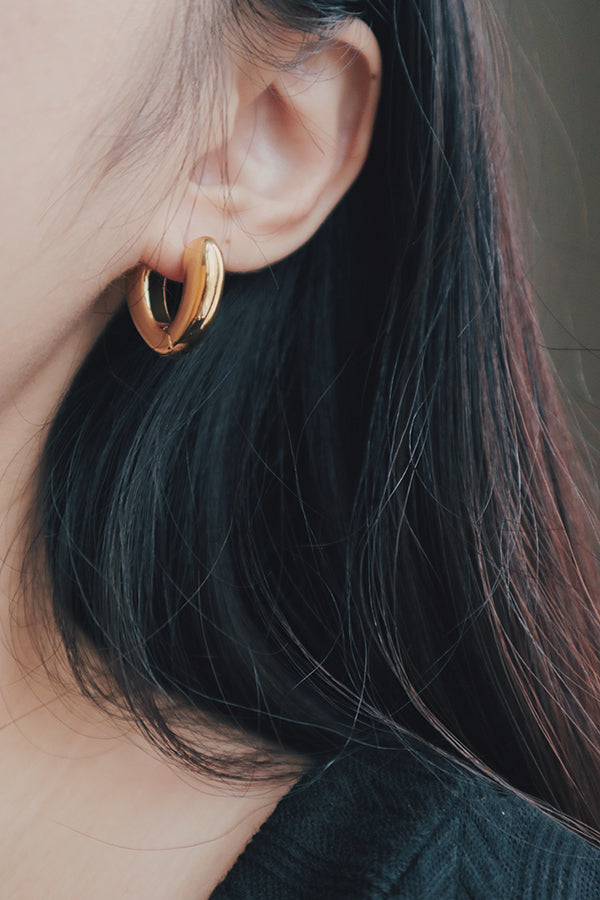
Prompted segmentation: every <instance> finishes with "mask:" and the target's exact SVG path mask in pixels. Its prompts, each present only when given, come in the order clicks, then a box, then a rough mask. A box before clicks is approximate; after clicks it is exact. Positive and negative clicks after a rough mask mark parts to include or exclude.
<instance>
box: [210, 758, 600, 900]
mask: <svg viewBox="0 0 600 900" xmlns="http://www.w3.org/2000/svg"><path fill="white" fill-rule="evenodd" d="M459 897H460V898H481V900H494V898H502V900H508V898H519V900H521V898H530V900H545V898H553V900H554V898H564V900H587V898H590V900H592V898H594V900H598V898H600V849H599V848H597V847H595V846H593V845H592V844H590V843H588V842H587V841H585V840H584V839H583V838H581V837H579V836H577V835H576V834H574V833H573V832H571V831H569V830H567V829H566V828H565V827H564V826H562V825H561V824H559V823H558V822H556V821H554V820H553V819H551V818H550V817H549V816H547V815H546V814H545V813H543V812H541V811H540V810H538V809H536V808H535V807H533V806H531V805H530V804H529V803H528V802H527V801H525V800H523V799H522V798H520V797H519V796H517V795H516V794H513V793H511V792H509V791H507V790H504V789H502V788H499V787H498V786H496V785H494V784H493V783H491V782H489V781H488V780H487V779H484V778H482V777H479V776H476V775H473V774H471V773H468V772H465V771H464V770H463V769H462V768H461V767H459V766H458V765H455V764H453V763H451V762H449V761H447V760H446V759H444V758H443V757H442V756H438V755H437V754H433V753H431V752H429V751H427V752H422V751H419V752H417V751H415V750H414V749H411V748H406V749H397V750H389V751H388V750H377V751H368V752H365V751H361V752H359V753H356V754H354V755H350V756H348V757H345V758H342V759H340V760H338V761H336V762H334V763H333V764H331V765H330V766H329V767H328V768H327V769H326V770H325V771H322V772H319V773H318V774H315V773H310V774H308V775H306V776H305V777H304V778H303V779H302V780H301V781H300V782H299V783H298V784H297V785H296V786H295V788H294V789H293V790H292V791H291V792H290V793H289V794H287V795H286V797H284V798H283V800H281V801H280V803H279V805H278V806H277V808H276V810H275V811H274V813H273V814H272V815H271V816H270V818H269V819H268V820H267V821H266V822H265V823H264V825H263V826H262V828H261V829H260V830H259V831H258V832H257V834H256V835H255V836H254V838H253V839H252V841H251V842H250V843H249V844H248V846H247V847H246V849H245V850H244V852H243V853H242V855H241V856H240V857H239V858H238V860H237V862H236V863H235V865H234V866H233V868H232V869H231V870H230V872H229V873H228V875H227V876H226V877H225V879H224V881H223V882H221V884H220V885H219V886H218V887H217V888H216V889H215V890H214V891H213V893H212V895H211V900H254V898H256V900H316V898H319V900H338V898H339V900H359V898H360V900H383V898H386V900H395V898H431V900H447V898H459Z"/></svg>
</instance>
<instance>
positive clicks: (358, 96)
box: [155, 19, 381, 277]
mask: <svg viewBox="0 0 600 900" xmlns="http://www.w3.org/2000/svg"><path fill="white" fill-rule="evenodd" d="M380 80H381V60H380V54H379V48H378V46H377V42H376V40H375V38H374V36H373V34H372V32H371V31H370V29H369V28H368V27H367V26H366V25H365V24H364V23H363V22H361V21H359V20H356V19H353V20H350V21H349V23H348V25H346V26H345V27H344V28H343V29H342V30H341V31H340V32H339V33H338V34H337V35H336V37H335V39H333V40H331V41H330V42H328V43H327V45H325V46H323V47H321V48H320V49H319V50H318V51H317V52H315V53H314V54H311V55H305V56H304V57H303V58H302V59H301V60H299V61H298V63H297V64H296V65H295V66H286V67H283V68H282V69H281V70H270V71H269V72H265V70H264V69H262V70H261V69H260V68H259V67H258V66H256V67H254V68H253V69H252V70H249V69H248V66H246V68H243V67H242V66H240V67H239V68H238V69H237V71H236V78H235V79H234V81H237V83H236V85H235V92H236V96H235V97H231V98H229V102H232V103H234V104H235V107H234V114H233V115H231V119H230V125H229V133H228V134H227V135H226V138H225V140H224V141H223V143H222V145H220V146H215V147H213V148H212V149H211V150H210V151H209V152H208V153H207V154H204V155H203V156H202V157H201V158H200V159H199V160H198V162H197V164H196V166H195V169H194V176H193V178H191V179H190V181H189V183H188V184H187V186H186V188H185V194H184V197H183V200H181V201H180V202H179V203H178V205H177V209H176V213H175V215H174V216H173V217H172V219H171V221H170V223H169V226H168V229H167V231H168V233H164V232H163V235H162V243H161V244H160V251H159V254H158V255H159V259H158V260H156V263H155V267H156V268H158V269H159V271H161V272H162V273H163V274H165V275H166V276H167V277H176V275H175V273H176V271H177V269H178V266H179V265H180V263H178V261H177V254H178V253H179V254H180V255H181V254H182V253H183V248H184V247H185V246H186V244H188V243H189V242H190V241H191V240H193V239H194V237H197V236H198V235H200V234H210V235H211V237H213V238H214V239H215V240H216V241H217V243H218V244H219V245H220V246H221V248H222V250H223V254H224V256H225V265H226V267H227V269H228V270H229V271H238V272H244V271H251V270H255V269H259V268H263V267H264V266H267V265H270V264H271V263H273V262H276V261H277V260H279V259H281V258H283V257H285V256H287V255H289V254H290V253H292V252H293V251H294V250H296V249H297V248H298V247H300V246H301V245H302V244H303V243H305V242H306V241H307V240H308V239H309V238H310V237H311V236H312V234H314V232H315V231H316V230H317V229H318V228H319V226H320V225H321V223H322V222H323V221H324V219H325V218H326V217H327V215H328V214H329V213H330V212H331V210H332V209H333V208H334V206H335V205H336V204H337V203H338V201H339V200H340V199H341V197H342V196H343V194H344V193H345V192H346V191H347V190H348V188H349V187H350V185H351V184H352V182H353V181H354V180H355V178H356V176H357V175H358V173H359V171H360V169H361V168H362V165H363V163H364V161H365V158H366V156H367V153H368V149H369V144H370V140H371V135H372V129H373V123H374V120H375V114H376V109H377V101H378V97H379V86H380Z"/></svg>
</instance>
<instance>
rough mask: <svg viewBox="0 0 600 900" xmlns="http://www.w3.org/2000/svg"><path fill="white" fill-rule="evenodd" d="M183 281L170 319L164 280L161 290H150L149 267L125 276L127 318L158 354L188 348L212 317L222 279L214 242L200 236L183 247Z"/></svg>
mask: <svg viewBox="0 0 600 900" xmlns="http://www.w3.org/2000/svg"><path fill="white" fill-rule="evenodd" d="M183 268H184V273H185V274H184V282H183V293H182V297H181V301H180V303H179V309H178V310H177V313H176V314H175V318H174V319H171V316H170V314H169V310H168V309H167V301H166V296H165V283H166V279H164V280H163V286H162V290H160V291H155V290H151V289H150V283H149V282H150V275H151V273H152V270H151V269H149V268H148V267H147V266H144V265H140V266H137V267H136V268H135V269H133V271H132V272H131V273H130V275H129V277H128V279H127V304H128V306H129V312H130V314H131V318H132V320H133V323H134V325H135V327H136V328H137V330H138V331H139V333H140V335H141V336H142V338H143V339H144V340H145V341H146V343H147V344H148V346H149V347H151V349H152V350H154V351H155V352H156V353H159V354H160V355H161V356H169V355H171V354H174V353H180V352H182V351H185V350H188V349H190V347H192V346H193V345H194V344H195V343H197V342H198V340H199V339H200V337H201V335H202V331H203V330H204V328H206V326H207V325H208V323H209V322H210V320H211V319H212V318H213V316H214V314H215V312H216V310H217V306H218V305H219V300H220V299H221V294H222V292H223V281H224V278H225V264H224V261H223V255H222V253H221V250H220V249H219V246H218V244H216V243H215V241H213V240H212V238H208V237H201V238H197V239H196V240H195V241H192V242H191V244H188V246H187V247H186V248H185V252H184V255H183Z"/></svg>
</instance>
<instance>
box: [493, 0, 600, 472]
mask: <svg viewBox="0 0 600 900" xmlns="http://www.w3.org/2000/svg"><path fill="white" fill-rule="evenodd" d="M501 2H502V4H503V10H502V11H503V15H504V18H505V19H506V21H507V23H508V38H509V44H510V50H511V57H512V59H513V63H514V84H515V99H516V104H517V108H518V121H519V130H520V136H521V138H522V141H523V147H524V154H525V171H526V181H527V185H526V189H527V190H528V192H529V196H530V200H531V202H532V206H533V216H534V223H535V237H534V260H533V269H532V280H533V283H534V285H535V288H536V290H537V293H538V298H539V309H540V318H541V321H542V327H543V329H544V337H545V340H546V341H547V343H548V345H549V346H550V347H552V348H553V349H552V355H553V358H554V361H555V363H556V366H557V368H558V371H559V374H560V376H561V379H562V381H563V382H564V384H565V386H566V388H567V391H568V396H569V398H570V400H571V401H572V403H573V405H574V408H575V411H576V413H577V415H578V418H579V420H580V422H581V424H582V428H583V430H584V433H585V434H586V437H588V439H589V440H590V442H591V444H592V447H593V454H594V457H595V461H596V463H597V464H598V463H600V0H544V2H542V0H498V3H501ZM599 471H600V469H599Z"/></svg>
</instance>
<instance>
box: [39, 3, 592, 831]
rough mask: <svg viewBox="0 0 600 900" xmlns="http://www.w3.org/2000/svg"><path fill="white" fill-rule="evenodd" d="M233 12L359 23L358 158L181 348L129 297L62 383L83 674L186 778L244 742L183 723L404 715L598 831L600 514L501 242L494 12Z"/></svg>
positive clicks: (64, 600)
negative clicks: (149, 339)
mask: <svg viewBox="0 0 600 900" xmlns="http://www.w3.org/2000/svg"><path fill="white" fill-rule="evenodd" d="M231 11H233V12H234V13H235V15H234V16H233V17H232V21H233V22H234V24H235V25H236V27H237V26H239V25H240V23H242V21H243V22H245V23H246V24H247V23H248V22H252V23H253V24H254V25H256V24H257V20H258V19H259V18H261V17H262V18H263V19H264V18H265V17H267V18H268V19H269V22H270V23H271V26H272V27H274V25H273V23H276V24H278V25H280V26H281V29H282V34H283V33H284V31H285V29H286V28H290V27H293V28H304V29H305V30H306V33H307V46H310V37H311V36H314V35H316V34H318V33H321V34H322V35H324V38H323V39H326V37H327V36H329V35H331V33H332V30H333V31H334V26H335V24H336V22H339V21H341V20H342V19H343V17H344V16H346V15H349V14H359V15H361V16H363V17H364V18H365V19H366V21H368V23H369V24H370V26H371V27H372V28H373V30H374V32H375V35H376V37H377V39H378V41H379V43H380V46H381V50H382V56H383V61H384V89H383V95H382V98H381V103H380V110H379V115H378V120H377V123H376V129H375V135H374V138H373V144H372V148H371V153H370V156H369V159H368V160H367V163H366V165H365V167H364V170H363V172H362V174H361V176H360V177H359V179H358V181H357V183H356V185H355V186H354V187H353V189H352V190H351V191H350V193H349V194H348V195H347V196H346V197H345V198H344V199H343V201H342V202H341V203H340V204H339V206H338V208H337V209H336V210H334V212H333V213H332V214H331V216H330V217H329V218H328V220H327V221H326V222H325V223H324V225H323V226H322V228H321V229H320V231H319V232H318V233H317V234H316V235H315V236H314V237H313V239H312V240H311V241H310V242H309V243H308V244H307V245H306V246H304V247H303V248H301V249H300V250H299V251H298V252H297V253H295V254H294V255H293V256H291V257H289V258H288V259H286V260H284V261H282V262H280V263H278V264H277V265H275V266H273V267H271V268H270V269H268V270H265V271H262V272H258V273H254V274H250V275H243V276H235V277H230V278H229V279H228V281H227V285H226V291H225V296H224V299H223V302H222V308H221V309H220V311H219V314H218V316H217V318H216V319H215V323H214V326H213V327H212V329H211V330H210V332H209V333H208V334H207V336H206V338H205V339H204V341H203V343H202V344H201V346H199V347H198V348H196V349H195V350H194V352H192V353H190V354H188V355H185V356H183V357H181V358H179V359H176V360H170V359H168V360H165V359H161V358H158V357H155V356H154V355H153V354H152V353H151V351H149V350H148V349H147V348H146V347H145V345H143V344H142V343H141V341H140V340H139V339H138V337H137V335H136V334H135V332H134V330H133V328H132V326H131V324H130V322H129V320H128V317H127V315H126V314H125V313H124V312H123V313H121V314H119V315H117V316H116V317H115V319H114V320H113V321H112V322H111V324H110V325H109V327H108V328H107V330H106V332H105V334H104V335H103V336H102V338H101V340H100V341H99V342H98V344H97V346H96V347H95V349H94V350H93V351H92V353H91V355H90V356H89V358H88V359H87V361H86V362H85V364H84V365H83V367H82V369H81V371H80V372H79V373H78V375H77V377H76V378H75V380H74V382H73V384H72V387H71V389H70V391H69V392H68V394H67V396H66V397H65V399H64V401H63V403H62V405H61V407H60V409H59V410H58V413H57V415H56V418H55V421H54V424H53V427H52V430H51V432H50V435H49V438H48V441H47V444H46V449H45V456H44V461H43V466H42V473H41V478H40V484H41V488H40V500H39V510H40V513H39V519H40V523H41V525H40V527H41V534H42V535H43V539H44V542H45V550H44V554H45V557H46V559H47V561H48V562H47V564H48V567H49V570H50V574H51V579H52V591H53V598H54V599H53V602H54V616H55V619H56V622H57V624H58V626H59V629H60V634H61V636H62V640H63V642H64V645H65V647H66V650H67V653H68V657H69V661H70V664H71V666H72V668H73V671H74V672H75V675H76V676H77V678H78V680H79V682H80V685H81V686H82V688H83V689H84V690H85V691H86V692H87V693H88V694H89V695H90V696H93V697H96V698H101V699H103V700H105V701H111V702H114V703H118V704H120V706H121V708H123V709H124V710H125V711H126V712H127V714H128V715H129V716H130V717H131V718H132V719H133V721H135V722H136V723H137V724H138V725H139V726H140V727H141V728H143V729H144V730H145V731H146V733H147V734H148V735H149V736H150V737H152V738H153V739H154V740H155V741H156V742H157V743H158V745H159V746H160V747H161V749H162V750H164V751H165V752H169V753H172V754H173V755H174V756H175V757H176V758H177V759H179V760H181V761H182V762H185V763H187V764H189V765H192V766H194V767H196V768H199V769H202V770H205V771H209V772H213V773H218V774H223V775H238V776H239V775H240V774H248V771H249V769H250V767H252V766H255V765H256V764H257V761H256V755H255V754H249V755H247V756H245V755H244V753H243V751H242V749H240V748H238V750H236V752H235V753H230V752H229V751H227V752H226V750H225V749H223V752H222V753H220V752H219V753H217V752H215V750H214V747H212V748H210V749H209V747H208V746H207V745H205V744H204V743H203V740H202V727H201V726H200V724H198V723H200V722H202V721H209V722H210V723H211V725H212V727H213V728H214V727H217V726H219V725H221V726H222V728H223V731H224V733H229V732H228V729H230V728H233V730H234V731H237V730H239V731H241V732H242V733H243V735H244V736H245V737H244V741H245V742H246V743H247V744H248V745H250V744H251V743H252V741H253V740H254V739H255V738H256V739H257V740H265V741H267V742H268V743H269V745H270V746H272V747H273V748H274V753H273V757H274V758H276V757H277V753H278V751H282V753H283V757H284V758H285V754H286V753H300V754H302V755H304V756H308V757H309V758H311V759H313V760H315V761H319V760H327V759H330V758H332V757H333V756H335V755H336V754H339V753H341V752H343V751H344V749H345V748H347V747H349V746H350V747H352V746H354V745H356V744H361V743H363V744H373V743H375V744H378V745H380V744H387V743H389V744H393V743H394V742H395V741H397V740H398V739H399V736H402V735H403V734H406V733H412V734H417V735H420V736H421V737H423V738H425V739H427V740H428V741H432V742H434V743H436V744H437V745H438V746H440V747H441V748H442V749H444V750H446V751H451V752H453V753H455V754H458V755H459V756H461V757H462V758H464V759H467V760H469V761H470V762H471V763H476V764H477V765H480V766H481V767H483V768H485V769H487V770H492V771H494V772H496V773H497V774H498V775H499V776H500V777H502V778H503V779H505V780H507V781H509V782H511V783H512V784H513V785H514V786H515V787H517V788H518V789H520V790H523V791H525V792H528V793H530V794H532V795H534V796H536V797H538V798H540V799H541V800H542V801H544V802H546V803H548V804H551V805H553V806H554V807H555V808H556V809H558V810H561V811H562V812H564V813H566V814H568V815H571V816H574V817H576V818H578V819H579V820H580V821H582V822H587V823H589V824H591V825H594V826H597V827H600V796H599V794H598V789H597V788H598V784H600V756H599V747H600V740H599V734H598V724H599V723H600V684H599V679H600V665H599V657H598V652H599V649H600V623H599V617H598V611H597V598H598V596H599V594H598V567H597V559H596V550H597V543H596V541H597V530H596V524H595V519H594V516H593V513H592V511H591V510H590V507H589V505H588V503H587V501H586V499H585V496H584V493H583V491H584V485H583V481H582V479H581V477H580V475H579V474H578V469H577V455H576V453H575V451H574V449H573V446H572V441H571V438H570V436H569V430H568V428H567V425H566V424H565V420H564V416H563V413H562V411H561V404H560V402H559V399H558V394H557V391H556V388H555V386H554V383H553V379H552V376H551V373H550V372H549V368H548V364H547V361H546V357H545V354H544V352H543V350H542V348H541V342H540V337H539V334H538V330H537V326H536V323H535V318H534V314H533V309H532V303H531V297H530V289H529V286H528V284H527V279H526V277H525V273H524V267H523V263H522V260H521V256H520V253H519V251H518V247H517V243H516V239H515V232H516V229H515V215H514V209H513V206H512V201H511V198H510V192H509V179H508V177H507V172H506V170H507V163H508V156H509V155H508V150H507V142H506V135H505V134H504V130H503V128H502V124H501V115H500V110H499V105H498V88H497V85H496V84H495V83H494V80H495V79H494V70H495V67H496V64H495V56H494V53H493V51H492V43H493V42H492V40H491V37H490V35H491V33H492V31H493V29H489V28H486V27H484V25H483V23H482V22H481V21H480V20H481V16H482V14H481V4H480V3H474V2H472V0H385V2H384V0H380V2H373V3H372V4H371V3H367V2H366V0H365V2H362V3H354V2H348V3H342V2H340V3H337V2H333V0H332V2H327V3H325V2H323V3H321V2H318V0H307V2H303V3H296V2H294V0H263V2H262V3H261V4H251V3H249V2H241V0H240V2H237V3H235V4H233V3H232V4H231V8H230V12H231ZM246 33H247V34H250V31H248V32H246ZM254 33H257V34H258V33H261V32H260V29H256V31H255V32H254ZM262 33H263V34H264V33H266V32H265V30H264V28H263V30H262ZM268 33H270V34H273V33H276V31H269V32H268ZM238 40H242V38H240V37H239V35H238ZM194 723H196V724H194ZM270 762H271V763H273V759H271V760H270Z"/></svg>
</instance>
